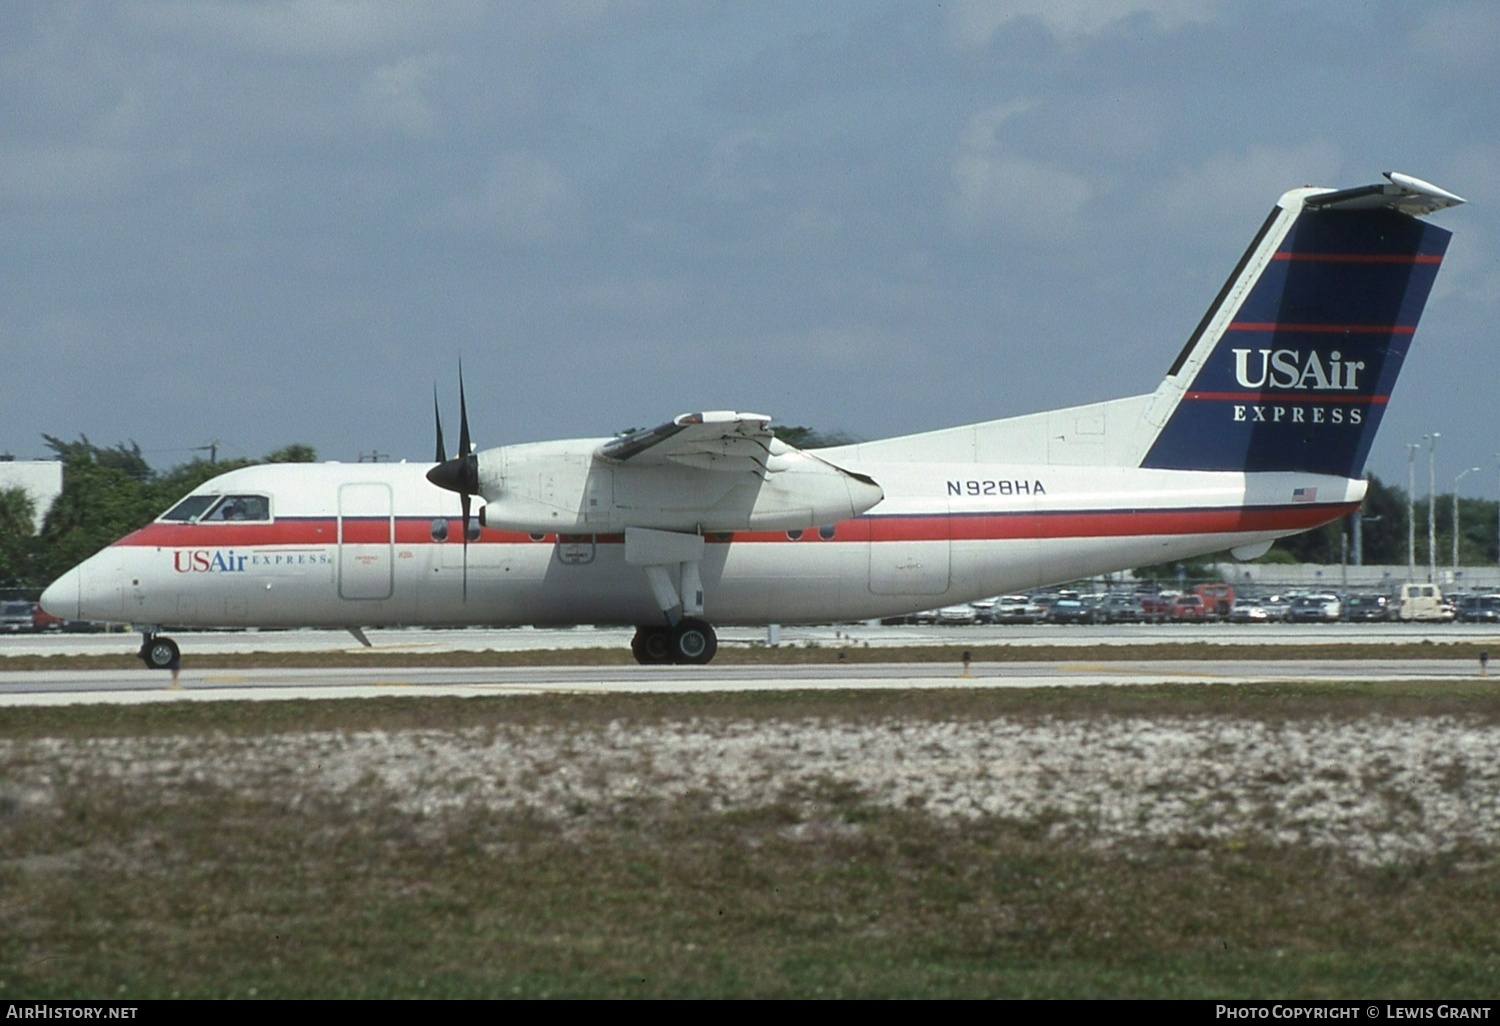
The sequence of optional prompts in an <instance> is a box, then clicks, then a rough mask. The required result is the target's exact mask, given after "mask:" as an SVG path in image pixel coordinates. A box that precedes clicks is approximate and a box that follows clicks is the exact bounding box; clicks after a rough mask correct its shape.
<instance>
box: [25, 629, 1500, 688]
mask: <svg viewBox="0 0 1500 1026" xmlns="http://www.w3.org/2000/svg"><path fill="white" fill-rule="evenodd" d="M630 633H631V632H630V631H629V630H621V629H606V628H597V629H596V628H575V629H571V630H534V629H509V630H454V631H431V630H403V631H398V630H390V631H371V632H369V638H370V640H371V641H372V642H373V643H374V648H373V649H364V648H363V647H362V646H360V645H359V644H358V643H357V642H356V641H355V640H354V639H353V638H352V637H351V636H350V635H349V634H347V633H345V632H339V631H274V632H272V631H268V632H216V633H207V634H179V635H176V637H177V639H178V641H179V643H181V645H182V647H183V651H184V658H183V662H184V669H183V672H182V675H181V678H180V684H181V687H180V688H178V689H172V688H169V687H168V686H167V685H168V684H169V683H170V678H169V676H168V675H167V674H165V673H162V672H152V671H148V670H145V669H144V668H142V669H134V668H132V669H123V670H47V671H26V672H16V671H3V670H0V706H23V705H24V706H39V705H64V704H82V703H121V704H136V703H143V702H161V701H223V700H231V699H246V700H268V699H322V698H363V697H371V696H435V695H467V696H477V695H506V694H542V693H579V694H583V693H604V692H643V693H644V692H694V691H703V692H712V691H742V690H797V689H828V690H836V689H866V688H953V687H1068V686H1079V685H1097V684H1111V685H1130V684H1156V683H1165V682H1179V683H1181V682H1202V683H1208V684H1215V683H1217V684H1240V683H1246V682H1253V681H1272V680H1283V681H1284V680H1310V681H1376V680H1392V679H1402V680H1433V681H1440V680H1442V681H1452V680H1461V679H1476V678H1478V677H1479V676H1480V667H1479V665H1478V663H1477V661H1474V660H1470V659H1464V660H1434V659H1418V660H1409V659H1403V660H1397V659H1379V660H1357V659H1329V660H1317V661H1307V660H1277V659H1264V660H1259V659H1252V660H1195V661H1192V662H1184V661H1171V660H1163V661H1151V662H1140V661H1118V660H1109V659H1098V658H1091V652H1094V653H1097V652H1100V651H1103V650H1106V649H1107V648H1109V647H1110V646H1119V645H1129V644H1160V643H1163V642H1166V643H1170V642H1174V641H1177V642H1185V641H1213V642H1219V643H1236V644H1243V643H1246V642H1250V643H1255V642H1259V643H1262V644H1265V645H1268V646H1276V645H1282V644H1299V643H1300V644H1307V643H1319V644H1339V643H1348V644H1351V645H1353V644H1368V643H1370V642H1372V641H1380V640H1387V641H1413V640H1416V641H1420V640H1423V639H1429V640H1434V641H1464V642H1466V643H1474V644H1476V645H1489V644H1493V646H1494V650H1495V652H1496V657H1497V659H1500V631H1497V630H1496V629H1494V628H1493V627H1488V628H1486V627H1472V626H1470V625H1446V626H1438V627H1411V626H1404V625H1380V626H1371V627H1366V626H1364V625H1350V624H1334V625H1329V626H1328V627H1326V628H1317V627H1311V628H1310V627H1300V626H1283V625H1255V626H1248V627H1236V626H1232V625H1223V626H1192V627H1180V626H1179V627H1170V626H1169V627H1148V626H1143V625H1119V626H1114V627H1083V628H1078V627H1073V628H1068V627H1048V626H1038V627H1000V628H997V627H972V628H964V627H959V628H947V627H925V628H924V627H901V628H887V627H878V626H853V627H819V628H785V629H783V630H782V631H781V632H780V641H781V643H782V644H783V645H800V646H812V645H816V646H825V647H831V648H851V647H865V646H868V647H872V648H876V647H885V646H893V645H955V646H963V645H975V646H978V645H993V644H997V643H1005V644H1010V645H1014V646H1028V645H1031V646H1036V645H1048V646H1058V645H1063V646H1069V647H1076V648H1077V649H1078V658H1077V659H1076V660H1071V659H1070V660H1068V661H1064V662H1043V661H1035V662H1004V663H975V664H973V665H972V666H971V667H970V669H969V671H968V673H967V675H966V674H965V672H964V669H963V667H962V664H960V663H959V662H957V661H956V660H955V661H953V662H951V663H899V664H897V663H892V664H869V663H850V664H847V665H837V664H819V665H808V666H797V665H776V666H770V665H766V666H744V665H728V664H718V665H711V666H706V667H682V666H667V667H641V666H634V665H622V666H609V667H597V666H596V667H588V666H576V667H570V666H556V667H525V668H519V667H504V668H500V667H495V668H446V667H431V668H411V667H407V668H400V669H396V668H391V667H389V666H382V665H381V662H380V655H381V653H383V652H392V653H409V652H414V651H415V652H424V651H425V652H440V651H454V650H469V651H486V650H490V651H497V652H498V651H515V650H518V649H526V648H540V649H563V650H567V649H574V650H576V649H587V648H623V647H625V646H627V645H628V644H629V638H630ZM721 639H722V643H723V644H724V645H726V646H735V645H740V646H748V645H753V644H764V643H765V641H766V633H765V631H764V630H763V629H750V628H741V629H735V628H727V629H725V630H724V631H722V632H721ZM135 644H136V639H135V638H134V637H133V636H130V635H120V634H115V635H52V636H22V637H15V638H5V639H3V640H0V654H8V653H19V652H22V651H25V652H28V653H30V654H46V653H49V652H76V653H119V652H122V651H124V652H130V651H133V649H134V646H135ZM330 650H355V651H362V652H364V653H365V654H366V655H367V656H368V658H369V659H370V666H369V667H368V668H340V669H294V668H280V669H243V670H209V669H203V670H195V669H193V667H192V655H193V654H194V653H203V652H256V651H265V652H287V651H308V652H316V651H330ZM0 665H3V663H0ZM1497 687H1500V680H1497Z"/></svg>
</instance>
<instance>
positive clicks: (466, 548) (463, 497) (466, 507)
mask: <svg viewBox="0 0 1500 1026" xmlns="http://www.w3.org/2000/svg"><path fill="white" fill-rule="evenodd" d="M459 502H461V503H462V504H463V508H464V592H463V600H464V601H465V602H467V601H469V493H468V492H464V493H462V494H461V495H460V496H459Z"/></svg>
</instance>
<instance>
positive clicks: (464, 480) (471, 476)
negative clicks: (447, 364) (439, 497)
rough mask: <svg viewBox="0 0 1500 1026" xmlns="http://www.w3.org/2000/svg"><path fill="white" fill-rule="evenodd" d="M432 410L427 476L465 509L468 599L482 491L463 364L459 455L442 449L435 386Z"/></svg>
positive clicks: (440, 419)
mask: <svg viewBox="0 0 1500 1026" xmlns="http://www.w3.org/2000/svg"><path fill="white" fill-rule="evenodd" d="M432 414H433V419H434V420H435V421H436V423H437V466H435V467H433V468H432V469H431V470H429V471H428V472H427V480H429V481H431V482H432V483H433V484H435V485H437V486H438V487H439V488H445V489H447V490H448V491H450V492H457V493H458V498H459V503H460V504H461V506H462V509H463V515H464V525H463V546H464V569H463V581H464V584H463V596H464V601H466V602H467V601H468V599H469V511H470V509H471V504H472V500H473V497H474V496H475V495H476V494H478V492H479V457H478V456H476V455H475V454H474V452H473V451H472V450H473V443H472V442H471V441H470V438H469V407H468V403H467V402H466V401H465V400H464V367H463V364H462V363H460V364H459V365H458V455H457V456H455V457H453V458H452V459H448V458H447V456H446V454H445V453H444V451H443V417H442V414H441V413H439V412H438V403H437V388H436V386H434V387H433V390H432Z"/></svg>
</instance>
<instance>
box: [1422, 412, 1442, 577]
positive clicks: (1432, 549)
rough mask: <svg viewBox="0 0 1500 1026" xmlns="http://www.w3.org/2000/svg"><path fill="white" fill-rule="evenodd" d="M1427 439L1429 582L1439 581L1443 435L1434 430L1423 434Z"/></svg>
mask: <svg viewBox="0 0 1500 1026" xmlns="http://www.w3.org/2000/svg"><path fill="white" fill-rule="evenodd" d="M1422 437H1423V438H1424V439H1426V440H1427V583H1429V584H1435V583H1437V518H1436V517H1435V516H1434V515H1433V513H1434V511H1435V510H1436V509H1437V440H1438V439H1439V438H1442V437H1443V436H1442V435H1441V434H1439V433H1438V432H1436V431H1434V432H1433V433H1432V434H1430V435H1423V436H1422Z"/></svg>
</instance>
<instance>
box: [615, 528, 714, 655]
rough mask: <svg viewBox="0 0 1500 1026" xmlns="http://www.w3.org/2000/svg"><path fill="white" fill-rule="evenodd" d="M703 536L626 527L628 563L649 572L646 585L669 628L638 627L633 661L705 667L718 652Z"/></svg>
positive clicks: (632, 643)
mask: <svg viewBox="0 0 1500 1026" xmlns="http://www.w3.org/2000/svg"><path fill="white" fill-rule="evenodd" d="M702 560H703V536H702V535H701V534H686V533H682V532H677V531H655V530H650V529H647V528H642V527H627V528H626V529H625V562H626V563H629V564H631V565H632V566H638V567H641V568H642V569H644V570H645V572H646V583H647V584H649V585H650V587H651V594H652V596H653V597H654V598H655V599H656V605H657V608H659V609H660V610H661V612H662V616H664V617H665V618H666V621H667V626H664V627H663V626H659V625H650V626H643V627H638V628H636V632H635V637H634V638H633V639H632V640H631V642H630V651H631V652H632V653H633V654H634V655H635V661H636V662H638V663H641V664H644V665H647V666H651V665H660V664H662V663H679V664H690V665H695V666H701V665H703V664H704V663H706V662H708V661H709V660H710V659H712V658H713V657H714V653H715V652H717V651H718V650H719V639H718V636H717V635H716V634H714V629H713V626H712V625H711V624H710V623H709V622H708V621H707V620H705V619H703V577H702V575H701V572H700V565H701V563H702Z"/></svg>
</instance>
